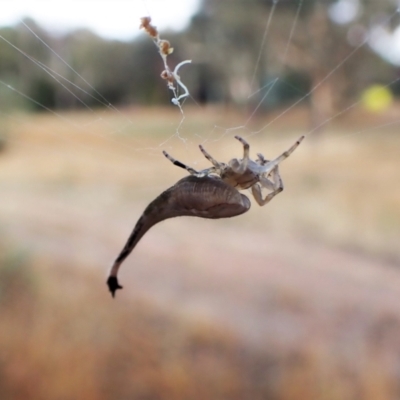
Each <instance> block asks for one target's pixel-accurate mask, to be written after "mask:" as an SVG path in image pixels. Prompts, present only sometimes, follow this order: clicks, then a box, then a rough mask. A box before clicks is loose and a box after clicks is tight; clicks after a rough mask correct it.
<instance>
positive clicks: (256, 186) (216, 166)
mask: <svg viewBox="0 0 400 400" xmlns="http://www.w3.org/2000/svg"><path fill="white" fill-rule="evenodd" d="M304 137H305V136H301V137H300V138H299V139H298V140H297V141H296V142H295V143H294V145H292V146H291V147H290V148H289V149H288V150H286V151H285V152H283V153H282V154H281V155H280V156H279V157H277V158H275V159H274V160H272V161H270V160H267V159H266V158H265V157H264V156H263V155H262V154H261V153H257V156H258V158H257V159H256V160H255V161H253V160H251V159H250V145H249V144H248V143H247V142H246V141H245V140H244V139H243V138H241V137H240V136H235V139H237V140H239V142H240V143H242V145H243V158H242V159H237V158H232V160H230V161H229V162H228V164H225V163H223V162H219V161H217V160H215V159H214V158H213V157H212V156H211V155H210V154H209V153H208V152H207V151H206V150H205V149H204V147H203V146H202V145H199V148H200V151H201V152H202V153H203V155H204V157H205V158H207V160H209V161H210V162H211V164H212V165H213V167H211V168H207V169H204V170H201V171H196V170H195V169H193V168H191V167H189V166H187V165H185V164H183V163H181V162H180V161H177V160H175V159H174V158H173V157H171V156H170V155H169V154H168V153H167V152H166V151H163V154H164V156H165V157H167V158H168V160H170V161H171V162H172V163H173V164H174V165H176V166H178V167H180V168H184V169H186V170H187V171H188V172H189V173H190V174H191V175H194V176H198V177H201V176H210V175H216V176H218V177H220V178H221V179H222V180H223V181H224V182H225V183H227V184H228V185H230V186H232V187H234V188H237V189H238V190H243V189H249V188H251V192H252V194H253V196H254V199H255V200H256V202H257V203H258V205H259V206H265V205H266V204H267V203H269V202H270V201H271V200H272V199H273V198H274V197H275V196H276V195H277V194H279V193H280V192H282V190H283V182H282V179H281V177H280V175H279V163H281V162H282V161H283V160H285V159H286V158H288V157H289V156H290V154H292V153H293V151H294V150H295V149H296V148H297V146H298V145H299V144H300V143H301V142H302V141H303V139H304ZM263 188H265V189H269V190H272V192H271V193H269V194H268V195H267V196H266V197H265V198H264V199H263V198H262V189H263Z"/></svg>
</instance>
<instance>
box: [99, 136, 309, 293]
mask: <svg viewBox="0 0 400 400" xmlns="http://www.w3.org/2000/svg"><path fill="white" fill-rule="evenodd" d="M235 138H236V139H237V140H239V141H240V142H241V143H242V145H243V158H241V159H238V158H233V159H231V160H230V161H229V162H228V163H227V164H226V163H222V162H218V161H216V160H215V159H214V158H213V157H212V156H211V155H210V154H209V153H208V152H207V151H206V150H205V149H204V147H203V146H201V145H200V146H199V147H200V151H201V152H202V153H203V155H204V156H205V157H206V158H207V159H208V160H209V161H210V162H211V164H212V165H213V166H212V167H210V168H207V169H204V170H201V171H196V170H195V169H193V168H192V167H189V166H187V165H185V164H183V163H182V162H180V161H178V160H175V159H174V158H172V157H171V156H170V155H169V154H168V153H167V152H165V151H164V152H163V153H164V155H165V157H167V158H168V159H169V160H170V161H171V162H172V163H173V164H174V165H176V166H178V167H180V168H184V169H186V170H187V171H188V172H189V174H190V175H189V176H186V177H184V178H183V179H181V180H180V181H178V182H177V183H176V184H175V185H174V186H172V187H170V188H169V189H167V190H166V191H164V192H163V193H161V194H160V195H159V196H158V197H157V198H156V199H155V200H153V201H152V202H151V203H150V204H149V205H148V206H147V207H146V209H145V210H144V212H143V214H142V215H141V217H140V218H139V220H138V221H137V223H136V225H135V227H134V229H133V231H132V233H131V235H130V236H129V238H128V240H127V242H126V244H125V246H124V248H123V249H122V250H121V252H120V254H119V255H118V257H117V258H116V260H115V261H114V264H113V266H112V267H111V271H110V274H109V277H108V280H107V285H108V288H109V290H110V292H111V294H112V296H113V297H114V296H115V292H116V290H118V289H122V286H120V284H119V283H118V279H117V275H118V271H119V268H120V266H121V264H122V262H123V261H124V260H125V259H126V257H128V255H129V254H130V253H131V252H132V250H133V249H134V248H135V246H136V245H137V243H138V242H139V240H140V239H141V238H142V237H143V235H144V234H145V233H146V232H147V231H148V230H149V229H150V228H151V227H152V226H153V225H155V224H157V223H158V222H161V221H164V220H166V219H168V218H174V217H179V216H194V217H200V218H209V219H218V218H230V217H234V216H237V215H240V214H243V213H245V212H246V211H248V210H249V209H250V205H251V203H250V200H249V198H248V197H247V196H245V195H243V194H241V193H240V192H239V190H243V189H250V190H251V192H252V194H253V196H254V199H255V200H256V201H257V203H258V204H259V205H260V206H264V205H265V204H267V203H268V202H269V201H271V200H272V199H273V198H274V197H275V196H276V195H277V194H278V193H280V192H281V191H282V190H283V183H282V179H281V177H280V175H279V170H278V166H279V163H280V162H282V161H283V160H285V159H286V158H287V157H289V156H290V154H291V153H292V152H293V151H294V150H295V149H296V148H297V146H298V145H299V144H300V143H301V141H302V140H303V139H304V136H302V137H300V138H299V139H298V140H297V141H296V142H295V143H294V144H293V145H292V146H291V147H290V148H289V149H288V150H287V151H285V152H283V153H282V154H281V155H280V156H279V157H277V158H275V159H274V160H272V161H270V160H267V159H265V158H264V156H263V155H262V154H260V153H259V154H258V155H257V156H258V158H257V159H256V160H255V161H253V160H251V159H250V157H249V150H250V146H249V144H248V143H247V142H246V141H245V140H244V139H242V138H241V137H239V136H235ZM262 189H268V190H270V191H271V192H270V193H269V194H267V195H266V197H265V198H263V197H262Z"/></svg>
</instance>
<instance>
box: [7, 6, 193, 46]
mask: <svg viewBox="0 0 400 400" xmlns="http://www.w3.org/2000/svg"><path fill="white" fill-rule="evenodd" d="M199 1H200V0H68V1H66V0H2V1H1V6H2V7H1V9H0V26H4V25H13V24H15V23H17V22H18V21H19V20H20V19H22V18H25V17H31V18H33V19H34V20H35V21H37V22H38V23H39V24H40V25H42V26H43V27H45V28H47V29H49V30H55V31H57V32H61V33H62V32H65V31H67V30H70V29H73V28H78V27H87V28H90V29H91V30H93V31H94V32H96V33H98V34H100V35H101V36H104V37H107V38H114V39H122V40H129V39H130V38H132V37H133V36H135V35H137V34H138V33H139V29H138V27H139V24H140V21H139V19H140V17H144V16H148V15H150V16H151V17H152V22H153V24H154V25H156V26H157V27H158V28H159V29H165V28H171V29H174V30H180V29H183V28H184V27H185V26H186V25H187V24H188V23H189V20H190V17H191V16H192V15H193V13H194V12H196V10H197V7H198V4H199Z"/></svg>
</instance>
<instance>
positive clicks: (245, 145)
mask: <svg viewBox="0 0 400 400" xmlns="http://www.w3.org/2000/svg"><path fill="white" fill-rule="evenodd" d="M235 139H237V140H239V142H240V143H242V145H243V158H242V160H241V161H240V163H239V166H238V167H235V166H234V165H232V166H231V167H232V169H233V170H234V171H235V172H236V173H238V174H243V173H244V171H246V169H247V166H248V164H249V156H250V145H249V144H248V143H247V142H246V141H245V140H244V139H243V138H242V137H240V136H235Z"/></svg>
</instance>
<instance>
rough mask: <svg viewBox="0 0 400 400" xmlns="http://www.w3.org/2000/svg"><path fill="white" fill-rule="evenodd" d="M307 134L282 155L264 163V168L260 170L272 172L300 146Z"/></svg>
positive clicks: (263, 172)
mask: <svg viewBox="0 0 400 400" xmlns="http://www.w3.org/2000/svg"><path fill="white" fill-rule="evenodd" d="M304 138H305V136H304V135H303V136H301V137H300V138H299V139H297V141H296V142H295V144H294V145H293V146H291V147H290V148H289V149H288V150H286V151H284V152H283V153H282V154H281V155H280V156H278V157H276V158H275V159H274V160H272V161H269V162H267V164H265V165H264V168H263V170H262V171H260V172H261V173H262V174H267V175H268V174H270V173H271V171H272V170H273V169H274V168H275V167H276V166H277V165H279V164H280V163H281V162H282V161H283V160H286V158H288V157H289V156H290V155H291V154H292V153H293V152H294V151H295V150H296V149H297V147H298V146H299V144H300V143H301V142H302V141H303V139H304Z"/></svg>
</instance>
